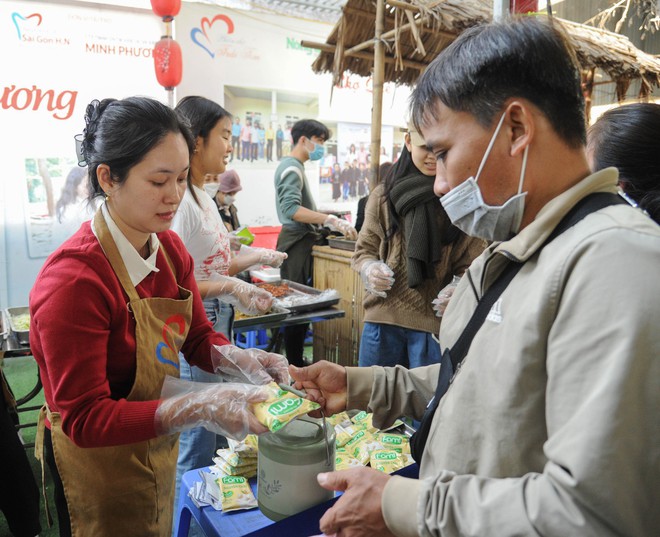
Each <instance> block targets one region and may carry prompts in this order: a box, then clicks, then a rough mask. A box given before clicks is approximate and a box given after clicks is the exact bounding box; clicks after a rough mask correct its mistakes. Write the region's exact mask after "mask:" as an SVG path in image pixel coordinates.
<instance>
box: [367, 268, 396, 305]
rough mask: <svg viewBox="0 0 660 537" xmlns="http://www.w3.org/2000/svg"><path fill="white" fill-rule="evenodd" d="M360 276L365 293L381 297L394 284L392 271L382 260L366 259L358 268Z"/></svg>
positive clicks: (385, 294) (384, 295)
mask: <svg viewBox="0 0 660 537" xmlns="http://www.w3.org/2000/svg"><path fill="white" fill-rule="evenodd" d="M360 276H361V277H362V282H363V283H364V288H365V289H366V290H367V293H371V294H372V295H376V296H380V297H383V298H385V297H387V293H386V291H389V290H390V289H392V286H393V285H394V272H392V269H391V268H390V267H388V266H387V265H386V264H385V263H384V262H383V261H367V262H366V263H364V264H363V265H362V268H360Z"/></svg>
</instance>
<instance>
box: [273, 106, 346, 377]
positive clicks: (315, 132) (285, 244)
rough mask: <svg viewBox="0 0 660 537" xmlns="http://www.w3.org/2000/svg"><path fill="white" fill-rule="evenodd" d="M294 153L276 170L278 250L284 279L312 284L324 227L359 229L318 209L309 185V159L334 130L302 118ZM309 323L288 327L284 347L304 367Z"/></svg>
mask: <svg viewBox="0 0 660 537" xmlns="http://www.w3.org/2000/svg"><path fill="white" fill-rule="evenodd" d="M291 138H292V141H293V145H292V149H291V153H290V155H289V156H287V157H284V158H282V160H281V161H280V164H279V166H278V167H277V170H275V203H276V208H277V216H278V218H279V220H280V223H281V224H282V230H281V231H280V234H279V236H278V238H277V249H278V250H279V251H280V252H286V253H287V254H288V257H287V259H286V260H285V261H284V263H283V264H282V267H281V268H280V274H281V275H282V278H283V279H286V280H290V281H293V282H298V283H302V284H304V285H312V279H313V274H312V247H313V246H314V244H317V243H319V242H320V241H321V240H322V236H321V234H320V228H321V227H327V228H329V229H331V230H333V231H338V232H340V233H341V234H343V235H345V236H346V237H347V238H349V239H353V240H354V239H356V238H357V232H356V231H355V228H354V227H353V226H352V225H351V224H350V223H349V222H347V221H346V220H343V219H341V218H337V217H336V216H334V215H327V214H324V213H320V212H318V211H317V210H316V203H315V202H314V198H313V197H312V194H311V192H310V189H309V185H308V184H307V177H306V175H305V162H307V161H308V160H312V161H318V160H321V159H322V158H323V155H324V154H325V148H324V146H323V144H325V142H326V141H327V140H328V138H330V131H329V130H328V128H327V127H326V126H325V125H324V124H323V123H320V122H319V121H316V120H314V119H302V120H300V121H297V122H296V123H295V124H294V125H293V127H292V128H291ZM307 329H308V326H307V325H302V326H293V327H287V328H286V329H285V330H284V348H285V354H286V357H287V359H288V360H289V362H290V363H292V364H295V365H298V366H303V365H304V363H303V345H304V342H305V334H306V333H307Z"/></svg>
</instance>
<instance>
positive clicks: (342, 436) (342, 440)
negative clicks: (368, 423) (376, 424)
mask: <svg viewBox="0 0 660 537" xmlns="http://www.w3.org/2000/svg"><path fill="white" fill-rule="evenodd" d="M365 430H366V427H365V426H364V424H355V423H351V422H348V423H344V424H343V425H336V426H335V445H336V446H337V447H343V446H345V445H346V444H347V443H348V442H350V441H351V439H353V438H355V436H356V435H357V434H358V433H359V432H360V431H365Z"/></svg>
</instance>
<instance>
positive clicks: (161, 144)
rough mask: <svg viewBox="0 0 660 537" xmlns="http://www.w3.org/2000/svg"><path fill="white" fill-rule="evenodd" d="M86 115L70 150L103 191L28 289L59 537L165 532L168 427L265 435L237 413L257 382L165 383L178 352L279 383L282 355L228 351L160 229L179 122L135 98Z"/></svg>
mask: <svg viewBox="0 0 660 537" xmlns="http://www.w3.org/2000/svg"><path fill="white" fill-rule="evenodd" d="M85 121H86V125H87V126H86V128H85V131H84V134H83V137H82V143H81V144H80V157H81V158H80V160H81V164H83V161H84V163H86V164H87V166H88V169H89V180H90V191H91V192H93V193H94V195H96V196H102V195H104V196H105V201H104V203H102V205H101V207H100V208H99V210H98V212H97V213H96V215H95V217H94V219H93V220H92V221H91V222H85V223H84V224H83V225H82V226H81V228H80V229H79V230H78V231H77V232H76V233H75V234H74V235H73V236H72V237H71V238H70V239H69V240H67V241H66V242H65V243H64V244H63V245H62V246H61V247H60V248H59V249H58V250H57V251H56V252H54V253H53V254H52V255H51V256H50V257H49V258H48V259H47V260H46V263H45V264H44V266H43V268H42V269H41V272H40V273H39V275H38V277H37V280H36V283H35V285H34V288H33V289H32V292H31V293H30V313H31V317H32V320H31V330H30V344H31V347H32V351H33V354H34V357H35V359H36V360H37V363H38V365H39V370H40V374H41V379H42V382H43V386H44V395H45V399H46V407H45V410H44V412H43V414H44V419H43V420H42V423H45V424H46V428H44V427H41V428H40V431H41V432H42V433H43V435H44V437H43V444H44V451H45V455H46V461H47V463H48V464H49V466H50V468H51V471H52V473H53V474H54V481H55V484H56V487H55V493H56V503H57V507H58V519H59V524H60V535H81V536H86V535H94V536H95V537H98V536H104V535H108V536H110V535H112V536H115V535H122V534H123V535H141V536H147V535H149V536H162V537H165V536H168V535H169V534H170V531H171V530H170V527H171V522H172V497H173V492H174V491H173V490H172V489H173V482H174V471H175V466H176V459H177V450H178V434H176V433H178V431H181V430H186V429H188V428H191V427H194V426H200V425H203V426H206V427H208V428H209V429H212V430H214V431H215V432H218V433H220V434H225V435H228V436H232V437H235V438H236V437H239V438H240V437H242V436H244V435H245V434H247V432H248V431H252V432H256V433H261V432H265V428H263V427H262V426H261V425H260V424H258V422H257V421H256V419H255V418H254V416H253V415H252V414H251V412H250V411H249V403H253V402H256V401H261V400H264V399H265V398H266V394H265V393H264V392H263V390H262V389H261V388H259V387H255V386H250V385H246V384H228V383H225V384H201V385H198V384H196V383H194V382H184V381H179V380H174V379H172V378H171V377H175V378H176V377H178V376H179V374H178V371H179V359H178V353H179V350H181V351H182V352H183V353H184V354H185V356H186V357H187V358H188V360H189V361H190V362H191V363H193V364H194V365H197V366H199V367H201V368H203V369H205V370H207V371H214V370H216V371H217V370H227V369H228V368H231V367H232V365H231V364H235V363H238V364H239V367H245V366H247V367H248V368H250V369H261V370H264V371H267V372H268V373H267V374H266V375H264V378H266V379H269V378H270V376H269V375H271V376H272V377H275V380H278V381H281V380H285V379H286V378H287V373H286V360H285V359H284V358H283V357H281V356H279V355H275V354H269V353H265V352H261V351H259V352H257V351H256V350H255V349H251V350H247V351H246V350H243V349H239V348H237V347H233V346H231V345H229V341H228V340H227V339H226V338H225V336H223V335H222V334H221V333H219V332H215V331H214V330H213V329H212V326H211V324H210V323H209V321H208V320H207V318H206V314H205V312H204V307H203V305H202V300H201V298H200V296H199V292H198V290H197V286H196V284H195V279H194V275H193V262H192V259H191V258H190V255H189V254H188V253H187V251H186V249H185V247H184V245H183V243H182V242H181V240H180V239H179V238H178V236H177V235H176V234H174V233H173V232H171V231H169V227H170V224H171V222H172V219H173V218H174V214H175V213H176V210H177V208H178V206H179V203H180V201H181V198H182V196H183V193H184V191H185V188H186V179H187V176H188V170H189V163H190V154H191V152H192V147H193V140H192V136H191V135H190V132H189V130H188V128H187V124H186V123H185V121H184V120H182V119H181V118H180V117H179V116H178V115H177V114H176V113H175V112H174V111H173V110H171V109H170V108H168V107H167V106H165V105H163V104H161V103H159V102H157V101H155V100H152V99H148V98H138V97H134V98H129V99H124V100H121V101H118V100H114V99H106V100H104V101H102V102H98V101H94V102H92V103H91V104H90V105H89V106H88V107H87V110H86V114H85ZM164 386H165V389H164ZM161 394H162V395H161Z"/></svg>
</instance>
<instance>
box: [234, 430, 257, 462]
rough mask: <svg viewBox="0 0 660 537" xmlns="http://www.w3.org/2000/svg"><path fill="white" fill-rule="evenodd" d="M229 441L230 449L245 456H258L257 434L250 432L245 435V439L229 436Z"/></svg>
mask: <svg viewBox="0 0 660 537" xmlns="http://www.w3.org/2000/svg"><path fill="white" fill-rule="evenodd" d="M227 443H228V444H229V449H230V451H233V452H235V453H240V454H241V455H243V456H248V457H249V456H252V457H256V456H257V453H258V449H257V444H258V440H257V435H256V434H249V435H247V436H246V437H245V439H243V440H240V441H238V440H233V439H231V438H227Z"/></svg>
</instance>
